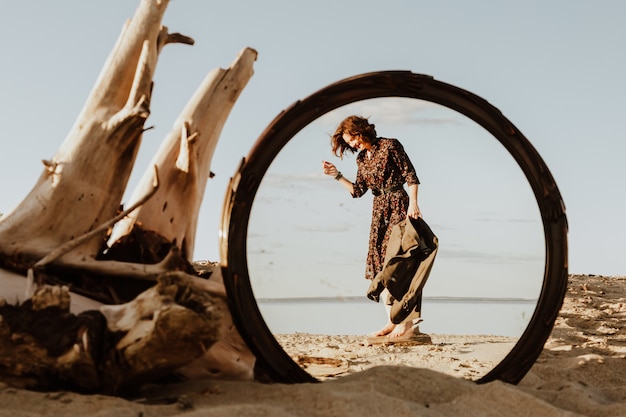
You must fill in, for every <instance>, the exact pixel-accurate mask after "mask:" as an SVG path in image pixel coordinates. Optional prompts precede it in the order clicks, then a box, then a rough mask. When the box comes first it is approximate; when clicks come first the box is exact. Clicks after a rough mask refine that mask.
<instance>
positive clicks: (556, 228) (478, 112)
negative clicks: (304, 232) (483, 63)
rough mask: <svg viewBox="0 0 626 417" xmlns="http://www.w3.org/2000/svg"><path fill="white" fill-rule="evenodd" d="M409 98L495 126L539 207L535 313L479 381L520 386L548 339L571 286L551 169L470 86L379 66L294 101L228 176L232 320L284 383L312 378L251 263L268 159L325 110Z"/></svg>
mask: <svg viewBox="0 0 626 417" xmlns="http://www.w3.org/2000/svg"><path fill="white" fill-rule="evenodd" d="M383 97H407V98H414V99H419V100H426V101H430V102H433V103H437V104H440V105H442V106H445V107H448V108H450V109H452V110H455V111H457V112H459V113H461V114H463V115H465V116H467V117H468V118H470V119H472V120H473V121H474V122H476V123H478V124H479V125H481V126H482V127H483V128H485V129H486V130H487V131H488V132H490V133H491V134H492V135H493V136H494V137H495V138H496V139H497V140H498V141H499V142H500V143H501V144H502V145H503V146H504V147H505V148H506V150H507V151H508V152H509V153H510V154H511V156H512V157H513V158H514V159H515V161H516V162H517V163H518V165H519V166H520V168H521V169H522V171H523V172H524V175H525V176H526V179H527V180H528V182H529V184H530V186H531V188H532V190H533V193H534V195H535V198H536V199H537V203H538V205H539V210H540V213H541V219H542V223H543V228H544V237H545V245H546V247H545V269H544V277H543V283H542V287H541V292H540V295H539V298H538V302H537V306H536V308H535V311H534V313H533V315H532V317H531V319H530V321H529V323H528V325H527V327H526V329H525V330H524V332H523V333H522V335H521V337H520V338H519V340H518V341H517V343H516V344H515V346H514V347H513V348H512V349H511V351H510V352H509V353H508V354H507V355H506V356H505V357H504V359H502V361H501V362H500V363H498V364H497V365H496V366H495V367H494V368H493V369H492V370H491V371H489V372H488V373H487V374H485V375H484V376H483V377H481V378H480V379H478V380H476V381H475V382H477V383H484V382H489V381H493V380H496V379H498V380H501V381H504V382H507V383H511V384H517V383H518V382H519V381H520V380H521V379H522V378H523V377H524V375H525V374H526V373H527V372H528V370H529V369H530V368H531V367H532V365H533V364H534V363H535V361H536V359H537V357H538V356H539V355H540V353H541V351H542V349H543V346H544V344H545V342H546V340H547V339H548V337H549V335H550V332H551V331H552V327H553V325H554V321H555V320H556V317H557V315H558V313H559V310H560V308H561V306H562V304H563V298H564V296H565V291H566V289H567V274H568V271H567V219H566V216H565V206H564V204H563V201H562V198H561V195H560V193H559V190H558V188H557V185H556V182H555V181H554V178H553V177H552V175H551V173H550V171H549V170H548V167H547V166H546V164H545V163H544V161H543V160H542V158H541V157H540V155H539V154H538V153H537V151H536V150H535V149H534V147H533V146H532V145H531V144H530V142H529V141H528V140H527V139H526V138H525V137H524V135H523V134H522V133H521V132H520V131H519V130H518V129H517V128H516V127H515V126H514V125H513V124H512V123H511V122H510V121H509V120H507V119H506V118H505V117H504V116H503V115H502V113H501V112H500V111H499V110H498V109H497V108H495V107H494V106H492V105H491V104H489V103H488V102H487V101H486V100H484V99H482V98H481V97H478V96H476V95H475V94H472V93H470V92H468V91H466V90H463V89H461V88H458V87H455V86H452V85H450V84H446V83H443V82H441V81H437V80H435V79H434V78H433V77H431V76H428V75H423V74H415V73H412V72H409V71H379V72H372V73H366V74H361V75H357V76H354V77H350V78H346V79H343V80H341V81H338V82H336V83H333V84H331V85H328V86H327V87H325V88H323V89H321V90H319V91H317V92H315V93H314V94H312V95H310V96H309V97H307V98H305V99H303V100H300V101H297V102H295V103H294V104H292V105H291V106H290V107H289V108H287V109H286V110H284V111H282V112H281V113H280V114H279V115H278V116H277V117H276V118H275V119H274V120H273V121H272V123H271V124H270V125H269V126H268V127H267V128H266V129H265V131H264V132H263V133H262V134H261V136H260V137H259V139H258V140H257V142H256V143H255V145H254V146H253V147H252V149H251V150H250V153H249V154H248V156H247V157H246V158H244V159H243V160H242V163H241V165H240V167H239V169H238V170H237V172H236V173H235V175H234V176H233V177H232V178H231V181H230V185H229V187H228V189H227V191H226V196H225V201H224V207H223V211H222V219H221V227H220V242H219V246H220V266H221V269H222V274H223V278H224V285H225V287H226V292H227V297H228V304H229V308H230V310H231V313H232V315H233V321H234V323H235V325H236V327H237V329H238V330H239V332H240V333H241V336H242V337H243V338H244V340H245V341H246V343H247V344H248V346H249V347H250V349H251V350H252V352H253V353H254V354H255V355H256V358H257V360H256V362H257V365H256V373H257V375H264V376H265V377H266V378H268V379H269V380H271V381H274V382H281V383H297V382H314V381H317V379H315V378H314V377H313V376H312V375H310V374H308V373H307V372H306V371H305V370H303V369H302V368H301V367H300V366H299V365H298V364H297V363H296V362H294V361H293V359H292V358H291V357H290V356H289V355H288V354H287V353H286V352H285V351H284V350H283V349H282V347H281V346H280V344H279V343H278V342H277V341H276V339H275V338H274V336H273V335H272V332H271V331H270V329H269V328H268V326H267V324H266V323H265V321H264V320H263V317H262V315H261V312H260V310H259V308H258V305H257V303H256V299H255V297H254V293H253V291H252V286H251V283H250V276H249V272H248V261H247V253H246V251H247V232H248V221H249V218H250V212H251V209H252V204H253V201H254V197H255V195H256V192H257V190H258V188H259V185H260V183H261V180H262V179H263V176H264V175H265V173H266V171H267V169H268V168H269V166H270V164H271V163H272V161H273V160H274V158H275V157H276V156H277V155H278V153H279V152H280V151H281V149H282V148H283V147H284V146H285V145H286V144H287V143H288V142H289V140H291V139H292V138H293V137H294V136H295V135H296V134H297V133H298V132H299V131H300V130H302V129H303V128H304V127H306V126H307V125H308V124H309V123H311V122H313V121H315V120H316V119H317V118H319V117H320V116H322V115H324V114H326V113H328V112H330V111H332V110H335V109H337V108H339V107H341V106H344V105H347V104H351V103H354V102H357V101H361V100H367V99H373V98H383Z"/></svg>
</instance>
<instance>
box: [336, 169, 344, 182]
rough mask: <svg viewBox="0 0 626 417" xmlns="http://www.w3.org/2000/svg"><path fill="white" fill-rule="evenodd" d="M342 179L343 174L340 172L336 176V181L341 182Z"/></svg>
mask: <svg viewBox="0 0 626 417" xmlns="http://www.w3.org/2000/svg"><path fill="white" fill-rule="evenodd" d="M341 178H343V174H342V173H341V172H340V171H337V175H335V180H337V181H339V180H340V179H341Z"/></svg>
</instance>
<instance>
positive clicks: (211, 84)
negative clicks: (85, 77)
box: [0, 0, 257, 392]
mask: <svg viewBox="0 0 626 417" xmlns="http://www.w3.org/2000/svg"><path fill="white" fill-rule="evenodd" d="M167 5H168V1H167V0H141V1H140V5H139V7H138V8H137V11H136V13H135V16H134V17H133V18H132V19H131V20H129V21H128V22H127V24H126V25H125V27H124V29H123V31H122V33H121V35H120V37H119V39H118V41H117V43H116V45H115V47H114V49H113V51H112V52H111V54H110V56H109V58H108V59H107V61H106V63H105V65H104V67H103V70H102V72H101V74H100V76H99V77H98V79H97V81H96V84H95V86H94V88H93V90H92V91H91V93H90V95H89V97H88V99H87V101H86V103H85V105H84V107H83V109H82V111H81V112H80V114H79V116H78V118H77V120H76V122H75V124H74V126H73V127H72V128H71V130H70V132H69V133H68V136H67V137H66V139H65V141H64V142H63V143H62V145H61V147H60V148H59V149H58V151H57V152H56V153H55V155H54V156H53V157H52V158H51V159H49V160H46V161H44V169H43V172H42V174H41V176H40V178H39V180H38V181H37V183H36V184H35V186H34V187H33V189H32V190H31V192H30V193H29V194H28V195H27V196H26V197H25V199H24V200H23V201H22V202H21V203H20V204H18V206H17V207H15V209H13V210H12V211H11V212H9V213H7V214H5V215H4V216H2V217H1V218H0V298H1V299H5V300H7V302H5V303H4V304H3V306H2V310H1V312H0V314H1V315H2V317H3V320H2V321H0V337H1V338H2V340H0V349H1V350H0V353H1V357H0V363H1V364H2V366H3V368H2V369H3V371H2V372H0V377H4V378H7V379H9V380H11V381H15V380H16V378H17V379H20V378H22V379H23V381H37V383H36V384H35V385H38V386H44V387H45V386H48V385H50V383H52V382H54V383H63V385H65V386H76V387H77V388H78V389H82V390H92V391H102V392H118V391H119V390H123V389H125V387H128V386H136V385H137V382H138V381H139V382H145V381H147V380H149V379H150V378H155V377H158V376H162V375H164V374H165V373H167V372H173V371H175V370H176V369H178V368H180V371H178V373H179V374H180V375H183V376H227V377H231V378H232V377H240V378H250V377H251V376H252V368H253V366H254V358H253V356H252V354H251V353H250V352H249V350H247V347H246V346H245V344H244V343H243V342H242V340H241V338H240V337H239V335H238V333H237V331H236V329H234V326H233V325H232V318H231V317H230V314H229V312H228V308H227V306H226V302H225V294H224V288H223V283H222V281H221V275H220V273H219V269H218V268H204V271H198V269H197V268H195V267H194V263H193V262H192V260H191V256H192V254H193V248H194V243H195V233H196V227H197V222H198V213H199V208H200V204H201V202H202V199H203V198H204V189H205V186H206V181H207V180H208V178H210V176H211V170H210V165H211V158H212V156H213V152H214V150H215V147H216V144H217V141H218V139H219V136H220V133H221V130H222V127H223V125H224V123H225V121H226V118H227V117H228V114H229V112H230V110H231V109H232V107H233V105H234V103H235V102H236V100H237V98H238V96H239V94H240V92H241V91H242V89H243V88H244V87H245V85H246V84H247V82H248V80H249V79H250V78H251V77H252V74H253V70H252V65H253V62H254V61H255V59H256V55H257V54H256V51H254V50H253V49H250V48H244V49H243V50H242V51H241V52H240V53H239V55H238V56H237V58H236V59H235V61H234V62H233V63H232V65H231V66H230V67H229V68H228V69H216V70H214V71H212V72H211V73H209V74H208V75H207V77H206V78H205V80H204V81H203V82H202V84H201V85H200V86H199V88H198V90H197V91H196V93H195V94H194V95H193V97H192V98H191V99H190V101H189V102H188V104H187V106H186V107H185V108H184V109H183V111H182V112H181V114H180V116H179V118H178V119H177V121H176V122H175V124H174V126H173V129H172V131H171V133H170V134H169V135H168V136H167V137H166V139H165V140H164V141H163V143H162V145H161V147H160V148H159V150H158V152H157V154H156V155H155V157H154V158H153V163H152V165H151V167H150V168H149V169H148V170H147V171H146V173H145V174H144V176H143V178H142V180H141V181H140V183H139V185H138V186H137V188H136V189H135V191H134V193H133V194H132V197H131V201H130V202H129V203H128V207H127V208H126V209H125V208H124V205H123V204H122V201H121V199H122V197H123V195H124V191H125V189H126V186H127V184H128V179H129V176H130V173H131V170H132V168H133V165H134V163H135V158H136V155H137V151H138V149H139V146H140V143H141V139H142V134H143V132H144V130H145V127H144V124H145V122H146V120H147V119H148V117H149V114H150V101H151V95H152V89H153V82H152V78H153V74H154V71H155V68H156V64H157V60H158V56H159V52H160V51H161V50H162V48H163V47H164V46H165V45H167V44H169V43H184V44H193V40H192V39H191V38H188V37H186V36H183V35H181V34H176V33H169V32H168V30H167V28H166V27H164V26H162V25H161V20H162V18H163V14H164V12H165V9H166V7H167ZM220 198H221V197H220ZM157 281H158V282H159V283H158V285H157V284H156V283H157ZM20 282H23V285H20ZM48 285H57V287H49V286H48ZM155 285H156V286H155ZM33 294H36V296H35V297H34V298H32V299H30V298H29V297H30V296H31V295H33ZM44 294H47V295H46V297H44V298H46V299H48V298H49V299H51V300H53V301H50V302H49V303H50V304H51V306H49V307H42V303H41V301H38V300H41V298H42V296H43V295H44ZM51 294H53V295H54V296H53V297H51V296H50V295H51ZM79 294H80V295H79ZM210 294H212V296H209V295H210ZM74 298H78V299H79V300H80V303H76V302H73V301H72V299H74ZM67 299H69V301H67ZM133 299H135V301H133V302H132V303H130V304H127V303H129V302H130V301H131V300H133ZM11 303H12V304H11ZM133 303H134V304H133ZM79 304H80V306H81V307H80V308H75V307H76V306H77V305H79ZM146 304H152V305H153V308H154V311H155V312H153V313H141V314H140V313H139V311H140V310H141V308H143V306H145V305H146ZM117 305H123V306H124V307H118V306H117ZM131 306H132V307H131ZM85 310H87V311H85ZM81 311H82V313H80V314H79V315H76V314H74V313H79V312H81ZM157 312H158V313H157ZM6 314H9V315H12V316H20V314H22V315H24V317H31V316H32V317H39V318H33V320H41V317H43V318H44V319H45V321H48V320H49V321H50V323H53V322H55V320H57V321H58V324H57V333H58V334H59V335H62V337H63V338H64V342H63V343H61V344H60V345H59V346H57V347H55V348H51V347H50V346H49V345H48V342H46V337H48V336H49V335H48V336H41V335H37V334H35V333H33V332H37V331H39V330H37V329H38V328H33V329H30V328H29V329H25V328H23V326H22V327H19V326H18V327H16V326H15V325H14V321H11V320H13V319H9V318H7V317H9V316H6ZM146 317H151V319H150V320H146ZM122 322H129V323H130V324H127V325H125V326H121V325H120V324H119V323H122ZM12 323H13V324H12ZM43 328H44V330H45V326H43ZM157 330H158V331H157ZM160 332H161V333H160ZM156 333H159V334H156ZM44 334H45V333H44ZM135 336H136V337H135ZM163 337H165V339H163ZM57 339H58V338H57ZM16 340H18V342H15V341H16ZM42 340H43V341H42ZM127 340H128V343H127V342H126V341H127ZM168 340H169V342H168ZM94 342H96V343H95V345H101V346H95V345H94ZM159 343H160V344H161V345H159V346H156V347H155V344H159ZM167 343H171V344H172V345H176V348H171V346H169V345H168V346H166V345H163V344H167ZM102 346H104V351H102V349H103V348H102ZM164 346H166V347H167V348H168V349H164ZM170 348H171V349H170ZM107 349H109V350H107ZM131 351H132V354H131ZM181 352H185V353H184V354H181ZM216 352H218V353H216ZM220 352H221V353H220ZM27 358H32V361H31V362H28V361H27ZM116 361H117V362H116ZM194 361H200V362H195V363H196V365H195V366H194V367H193V369H194V370H193V371H192V370H191V368H190V366H191V365H190V364H191V363H192V362H194ZM27 363H32V365H28V366H26V364H27ZM186 365H189V366H186ZM78 368H80V369H84V370H85V374H84V375H85V376H84V377H83V376H79V374H80V372H78V373H77V372H75V370H76V369H78ZM68 369H69V370H68ZM81 372H82V371H81ZM26 385H28V384H26Z"/></svg>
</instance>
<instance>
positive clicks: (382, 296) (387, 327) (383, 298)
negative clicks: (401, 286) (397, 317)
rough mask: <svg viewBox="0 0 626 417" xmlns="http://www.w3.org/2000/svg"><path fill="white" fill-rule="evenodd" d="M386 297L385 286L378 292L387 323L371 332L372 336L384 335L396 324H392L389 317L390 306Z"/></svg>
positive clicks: (387, 295)
mask: <svg viewBox="0 0 626 417" xmlns="http://www.w3.org/2000/svg"><path fill="white" fill-rule="evenodd" d="M388 297H389V291H387V289H386V288H385V289H384V290H383V292H381V293H380V299H381V301H382V302H383V305H384V306H385V317H387V324H386V325H385V327H383V328H382V329H380V330H379V331H377V332H375V333H373V334H372V336H386V335H388V334H389V333H391V332H393V331H394V329H395V328H396V325H395V324H393V323H392V322H391V319H390V316H391V306H390V305H389V304H388V303H387V299H388Z"/></svg>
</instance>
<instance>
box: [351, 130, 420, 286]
mask: <svg viewBox="0 0 626 417" xmlns="http://www.w3.org/2000/svg"><path fill="white" fill-rule="evenodd" d="M356 163H357V175H356V180H355V182H354V192H353V193H352V196H353V197H355V198H356V197H361V196H362V195H363V194H365V193H366V192H367V190H368V189H369V190H372V193H373V194H374V203H373V207H372V224H371V226H370V238H369V248H368V254H367V263H366V268H365V278H367V279H374V277H375V276H376V274H377V273H378V272H380V271H381V270H382V268H383V262H384V260H385V251H386V249H387V242H388V241H389V235H390V234H391V229H392V228H393V226H394V225H396V224H397V223H399V222H400V221H402V220H403V219H405V218H406V212H407V208H408V206H409V195H408V194H407V192H406V191H405V190H404V187H403V184H404V183H405V182H406V183H407V184H408V185H413V184H419V179H418V178H417V174H416V173H415V168H414V167H413V164H412V163H411V160H410V159H409V157H408V155H407V154H406V152H405V151H404V148H403V147H402V144H401V143H400V142H399V141H398V140H397V139H387V138H378V141H377V142H376V143H375V144H374V145H373V146H372V148H371V149H370V156H369V157H368V156H367V151H366V150H362V151H361V152H359V154H358V155H357V159H356Z"/></svg>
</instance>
